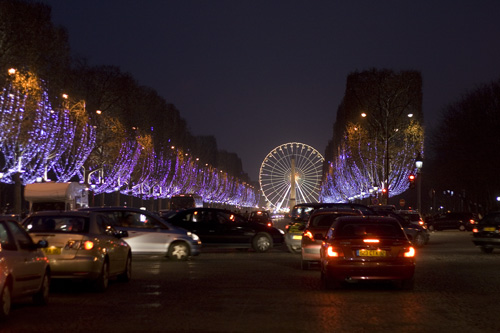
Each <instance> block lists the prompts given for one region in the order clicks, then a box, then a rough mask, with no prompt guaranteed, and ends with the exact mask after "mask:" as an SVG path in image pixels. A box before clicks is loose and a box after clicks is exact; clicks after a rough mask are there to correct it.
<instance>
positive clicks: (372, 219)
mask: <svg viewBox="0 0 500 333" xmlns="http://www.w3.org/2000/svg"><path fill="white" fill-rule="evenodd" d="M336 221H337V222H339V223H340V222H342V223H373V224H376V223H383V222H391V223H397V224H398V225H400V223H399V222H398V220H396V219H395V218H393V217H389V216H371V215H370V216H366V215H365V216H361V215H349V216H341V217H339V218H338V219H337V220H336Z"/></svg>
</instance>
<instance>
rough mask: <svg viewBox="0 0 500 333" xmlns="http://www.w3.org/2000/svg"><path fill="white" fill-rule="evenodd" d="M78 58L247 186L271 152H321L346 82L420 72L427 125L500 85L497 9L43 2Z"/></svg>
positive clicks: (420, 4) (479, 3) (437, 0)
mask: <svg viewBox="0 0 500 333" xmlns="http://www.w3.org/2000/svg"><path fill="white" fill-rule="evenodd" d="M46 3H48V4H49V5H50V6H52V15H53V22H54V23H55V24H57V25H62V26H64V27H66V28H67V30H68V33H69V37H70V44H71V49H72V51H73V53H74V54H77V55H80V56H84V57H87V58H88V59H89V60H90V63H91V64H93V65H115V66H118V67H120V68H121V70H122V71H123V72H128V73H130V74H131V75H132V76H133V77H134V78H135V79H137V81H138V82H139V83H140V84H141V85H145V86H149V87H152V88H153V89H155V90H156V91H157V92H158V93H159V94H160V95H161V96H163V97H164V98H165V100H166V101H167V102H169V103H172V104H174V105H175V106H176V107H177V108H178V109H179V110H180V113H181V116H182V117H183V118H184V119H186V121H187V123H188V126H189V129H190V131H191V132H192V134H194V135H214V136H215V137H216V138H217V143H218V147H219V149H224V150H227V151H230V152H235V153H237V154H238V156H239V157H240V158H241V159H242V162H243V169H244V171H245V172H247V173H248V174H249V176H250V178H251V179H252V180H258V174H259V169H260V165H261V163H262V161H263V159H264V158H265V157H266V155H267V154H268V153H269V152H270V151H271V150H272V149H274V148H275V147H277V146H279V145H281V144H284V143H287V142H301V143H305V144H308V145H310V146H312V147H314V148H316V149H317V150H318V151H319V152H321V153H324V149H325V147H326V144H327V142H328V140H329V139H330V138H331V137H332V126H333V123H334V121H335V116H336V111H337V107H338V106H339V104H340V102H341V101H342V97H343V95H344V90H345V82H346V78H347V75H348V74H349V73H351V72H354V71H363V70H367V69H370V68H379V69H382V68H388V69H393V70H395V71H399V70H418V71H421V73H422V77H423V93H424V95H423V111H424V118H425V123H426V127H427V129H429V128H430V127H431V126H433V125H434V124H435V123H436V122H437V120H438V119H439V113H440V111H441V109H442V108H443V107H444V106H446V105H447V104H449V103H452V102H454V101H456V100H458V99H459V98H460V96H461V94H463V93H466V92H467V91H469V90H473V89H475V88H476V87H477V86H478V85H480V84H483V83H489V82H491V81H493V80H497V79H500V19H499V17H500V1H498V0H489V1H486V0H476V1H472V0H470V1H468V0H467V1H465V0H433V1H427V0H419V1H404V0H399V1H385V0H378V1H373V0H366V1H347V0H346V1H335V0H329V1H296V0H228V1H220V0H216V1H215V0H214V1H210V0H178V1H170V0H141V1H139V0H136V1H130V0H129V1H127V0H46Z"/></svg>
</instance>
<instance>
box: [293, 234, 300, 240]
mask: <svg viewBox="0 0 500 333" xmlns="http://www.w3.org/2000/svg"><path fill="white" fill-rule="evenodd" d="M292 239H302V235H293V236H292Z"/></svg>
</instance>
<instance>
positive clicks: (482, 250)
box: [481, 246, 493, 253]
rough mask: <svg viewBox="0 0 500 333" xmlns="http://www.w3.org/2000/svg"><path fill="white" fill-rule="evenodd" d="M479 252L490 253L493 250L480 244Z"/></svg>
mask: <svg viewBox="0 0 500 333" xmlns="http://www.w3.org/2000/svg"><path fill="white" fill-rule="evenodd" d="M481 252H483V253H492V252H493V248H492V247H484V246H481Z"/></svg>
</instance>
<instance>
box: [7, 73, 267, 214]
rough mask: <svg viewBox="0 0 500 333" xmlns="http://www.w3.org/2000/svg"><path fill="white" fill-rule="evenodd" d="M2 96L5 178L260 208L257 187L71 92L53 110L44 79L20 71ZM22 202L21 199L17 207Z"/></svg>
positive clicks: (12, 78)
mask: <svg viewBox="0 0 500 333" xmlns="http://www.w3.org/2000/svg"><path fill="white" fill-rule="evenodd" d="M5 82H6V84H5V86H4V87H3V89H2V94H1V96H0V112H1V113H0V130H1V131H0V133H1V134H0V135H1V138H0V139H1V147H0V154H1V157H2V164H1V165H0V167H1V168H2V170H0V172H1V174H0V175H1V181H2V182H4V183H14V184H16V185H17V186H19V187H20V186H21V184H28V183H33V182H35V181H37V180H39V179H44V180H45V181H48V180H49V179H48V178H49V175H50V177H51V178H52V177H53V178H55V179H52V180H55V181H60V182H63V181H70V180H75V179H76V180H79V181H80V182H84V183H86V184H89V186H92V188H93V191H94V193H95V194H99V193H111V192H116V191H119V192H121V193H124V194H128V195H134V196H138V197H140V198H145V199H148V198H168V197H170V196H172V195H175V194H179V193H198V194H200V195H201V196H202V197H203V198H204V200H205V201H207V202H218V203H226V204H232V205H239V206H247V207H248V206H255V205H256V204H257V202H258V197H257V194H256V191H255V189H254V188H253V187H252V186H251V185H249V184H247V183H246V182H244V181H242V180H241V179H239V178H237V177H234V176H231V175H229V174H228V173H226V172H224V171H223V170H217V169H216V168H214V167H213V166H211V165H209V164H208V163H203V162H201V161H200V160H199V158H195V157H194V156H192V155H191V154H189V153H187V152H185V151H183V150H182V149H179V148H176V147H174V146H173V145H172V146H166V144H167V143H165V144H161V143H160V142H158V141H157V142H156V143H155V142H154V137H153V135H154V133H152V129H151V130H150V131H144V130H143V129H141V128H137V127H136V128H133V129H132V130H128V129H127V127H126V126H124V125H123V123H122V122H120V120H119V119H118V118H115V117H111V116H107V115H105V114H103V112H101V111H99V110H98V111H97V112H96V114H95V115H92V117H89V115H88V113H87V110H86V105H85V102H84V101H72V100H71V99H70V98H69V97H68V96H67V95H63V96H62V97H61V98H60V105H59V106H58V107H52V104H51V103H50V101H49V97H48V93H47V90H46V89H45V85H44V82H43V81H41V80H40V79H38V78H37V77H36V75H34V74H33V73H22V72H19V71H16V70H14V69H12V70H10V71H9V77H8V79H7V80H5ZM16 206H17V204H16Z"/></svg>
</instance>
